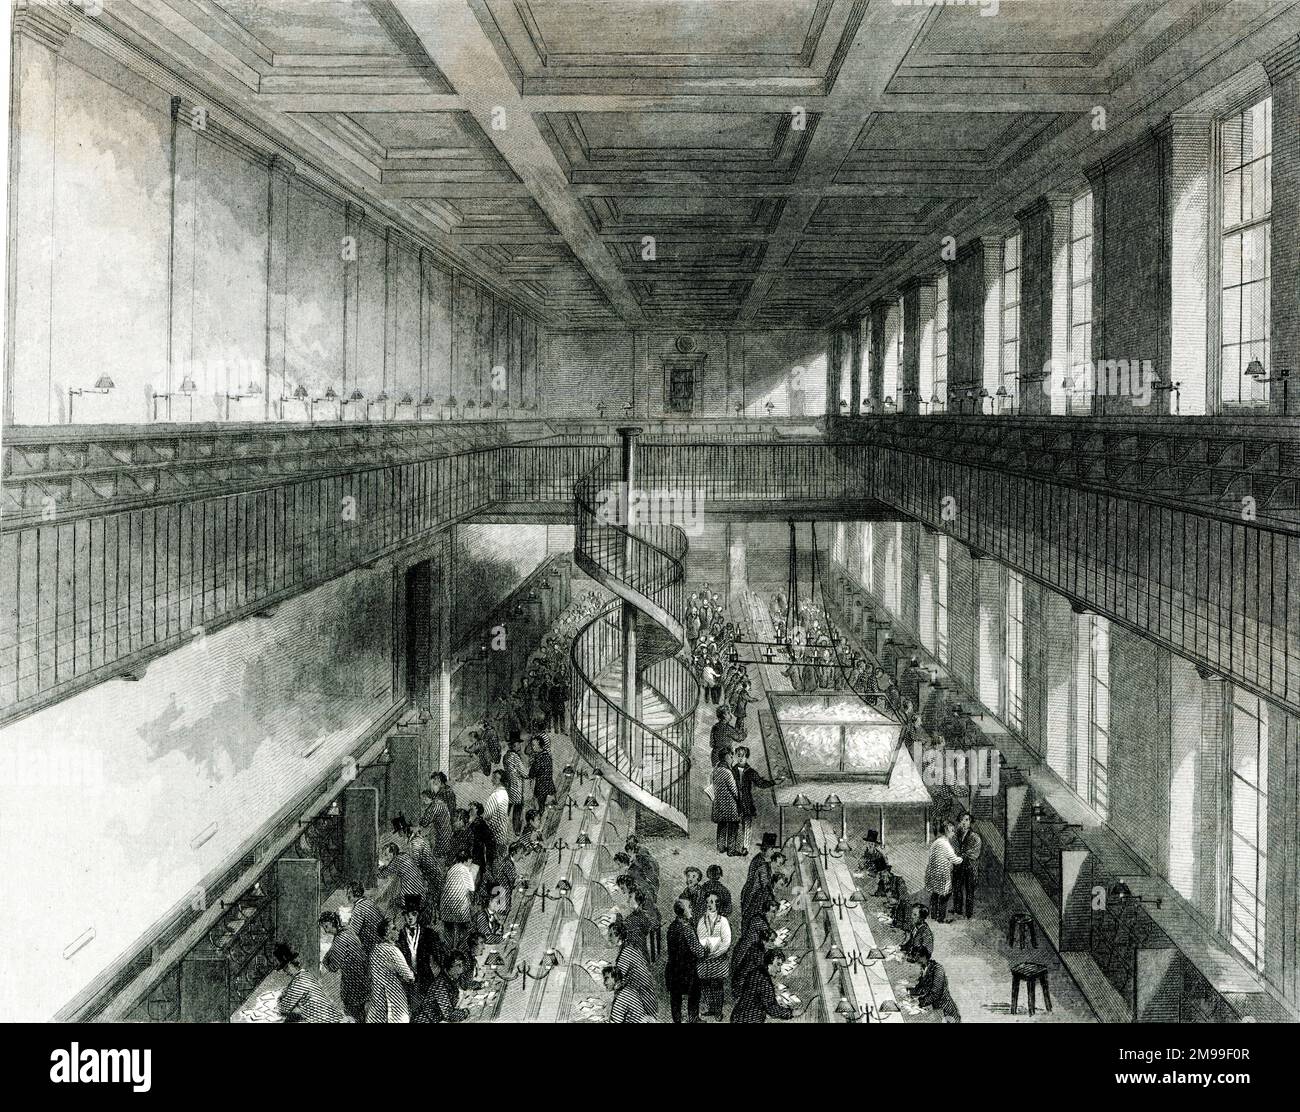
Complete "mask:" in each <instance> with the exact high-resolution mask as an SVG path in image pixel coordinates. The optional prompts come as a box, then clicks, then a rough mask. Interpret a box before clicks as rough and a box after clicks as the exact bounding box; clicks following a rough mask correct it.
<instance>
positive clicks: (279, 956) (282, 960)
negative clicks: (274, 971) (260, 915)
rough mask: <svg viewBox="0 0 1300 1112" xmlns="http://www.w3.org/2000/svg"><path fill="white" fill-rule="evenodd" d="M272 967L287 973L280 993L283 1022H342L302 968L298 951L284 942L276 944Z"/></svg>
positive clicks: (334, 1009)
mask: <svg viewBox="0 0 1300 1112" xmlns="http://www.w3.org/2000/svg"><path fill="white" fill-rule="evenodd" d="M274 952H275V964H276V965H277V966H279V968H280V970H281V971H282V972H284V973H288V974H289V983H288V984H287V985H286V986H285V988H284V991H283V992H282V993H280V1014H281V1015H282V1016H284V1020H285V1022H286V1023H342V1022H343V1015H342V1013H341V1012H340V1011H339V1010H338V1008H337V1007H335V1006H334V1002H333V1001H332V1000H330V998H329V997H328V996H326V995H325V992H324V990H323V989H322V988H321V987H320V982H319V981H318V980H316V978H315V977H313V976H312V975H311V974H310V973H308V972H307V970H305V969H304V968H303V967H302V962H301V960H300V959H299V956H298V951H297V950H295V949H294V948H293V947H292V946H290V945H289V944H288V943H285V942H277V943H276V944H275V951H274Z"/></svg>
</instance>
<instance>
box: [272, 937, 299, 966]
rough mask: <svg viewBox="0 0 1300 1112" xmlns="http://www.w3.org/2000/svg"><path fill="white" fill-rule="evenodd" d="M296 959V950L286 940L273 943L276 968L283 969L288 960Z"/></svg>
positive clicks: (293, 960)
mask: <svg viewBox="0 0 1300 1112" xmlns="http://www.w3.org/2000/svg"><path fill="white" fill-rule="evenodd" d="M297 960H298V951H297V950H295V949H294V948H293V947H292V946H290V945H289V944H288V943H287V942H277V943H276V944H275V964H276V967H277V968H279V969H284V968H285V967H286V966H287V965H288V964H289V963H290V962H295V961H297Z"/></svg>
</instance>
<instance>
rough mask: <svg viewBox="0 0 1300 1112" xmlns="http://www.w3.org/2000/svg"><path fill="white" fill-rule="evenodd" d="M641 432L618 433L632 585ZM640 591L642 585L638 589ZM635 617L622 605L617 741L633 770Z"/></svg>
mask: <svg viewBox="0 0 1300 1112" xmlns="http://www.w3.org/2000/svg"><path fill="white" fill-rule="evenodd" d="M640 433H641V430H640V429H639V428H637V427H636V426H631V425H629V426H627V427H625V428H621V429H619V430H618V435H619V438H620V440H622V449H623V452H622V455H623V468H622V486H621V487H620V488H619V494H618V503H619V507H618V508H619V511H620V520H621V521H622V523H623V527H624V528H625V529H626V530H627V537H626V538H625V540H624V542H623V572H624V580H625V581H627V582H630V583H635V580H634V577H633V561H634V560H635V558H636V557H635V553H634V551H633V547H634V542H633V540H632V515H631V508H632V500H633V494H632V491H633V489H634V487H635V484H636V438H637V437H638V436H639V435H640ZM638 589H644V585H641V586H640V587H638ZM636 616H637V609H636V607H635V606H633V605H632V604H631V603H630V602H627V601H626V600H624V602H623V710H624V712H625V713H626V714H628V715H629V716H630V717H629V718H625V719H624V720H623V730H624V737H623V738H622V739H621V740H622V744H623V749H624V750H625V751H626V752H627V754H628V756H629V757H630V759H631V762H632V765H631V767H632V768H633V769H634V770H636V769H639V768H640V767H641V765H642V764H643V763H644V761H645V753H644V751H643V746H642V743H641V738H642V734H641V732H640V731H639V730H635V729H633V727H632V719H637V720H638V721H639V720H640V718H641V711H642V708H641V686H640V684H639V683H638V682H637V661H636V634H637V629H636Z"/></svg>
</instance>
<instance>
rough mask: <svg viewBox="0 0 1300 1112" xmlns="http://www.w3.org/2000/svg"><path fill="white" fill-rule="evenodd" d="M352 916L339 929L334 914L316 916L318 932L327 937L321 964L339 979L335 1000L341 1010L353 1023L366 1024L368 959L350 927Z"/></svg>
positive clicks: (368, 979)
mask: <svg viewBox="0 0 1300 1112" xmlns="http://www.w3.org/2000/svg"><path fill="white" fill-rule="evenodd" d="M354 919H355V916H354V918H353V919H349V920H348V925H347V926H346V927H345V926H343V924H342V922H341V921H340V920H339V916H338V912H337V911H326V912H324V913H323V914H322V915H321V917H320V925H321V929H322V930H323V931H324V932H325V933H326V934H328V935H329V936H330V939H331V941H330V948H329V950H328V951H326V954H325V961H324V965H325V968H326V969H328V970H329V971H330V972H331V973H337V974H338V976H339V998H340V999H341V1000H342V1001H343V1010H344V1011H345V1012H347V1013H348V1015H350V1016H351V1017H352V1018H353V1019H354V1020H355V1021H356V1022H357V1023H364V1022H365V1021H366V1001H367V1000H369V999H370V959H369V957H367V955H366V948H365V947H364V946H362V945H361V939H360V938H359V937H358V936H357V932H356V930H355V929H354V928H353V922H354Z"/></svg>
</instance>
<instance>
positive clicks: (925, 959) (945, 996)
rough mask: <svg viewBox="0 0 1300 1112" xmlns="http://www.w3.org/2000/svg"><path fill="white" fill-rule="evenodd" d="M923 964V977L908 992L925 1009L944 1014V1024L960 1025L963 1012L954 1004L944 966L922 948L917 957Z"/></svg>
mask: <svg viewBox="0 0 1300 1112" xmlns="http://www.w3.org/2000/svg"><path fill="white" fill-rule="evenodd" d="M916 960H917V961H919V962H920V963H921V977H920V979H919V980H918V981H917V982H916V985H915V987H913V988H910V989H908V990H907V992H908V995H909V996H914V997H915V998H916V1002H917V1003H918V1004H920V1005H921V1007H923V1008H934V1009H935V1010H936V1011H939V1012H942V1013H943V1021H944V1023H960V1022H961V1012H959V1011H958V1010H957V1005H956V1004H955V1003H954V1002H953V998H952V993H950V992H949V991H948V975H947V974H946V973H945V972H944V971H943V966H942V965H940V964H939V963H938V962H937V961H935V960H934V959H933V958H931V957H930V951H929V950H927V949H926V948H925V947H924V946H922V947H921V948H920V949H919V950H918V951H917V955H916Z"/></svg>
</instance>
